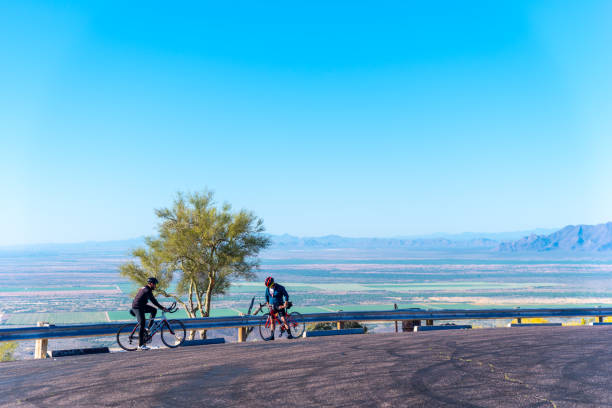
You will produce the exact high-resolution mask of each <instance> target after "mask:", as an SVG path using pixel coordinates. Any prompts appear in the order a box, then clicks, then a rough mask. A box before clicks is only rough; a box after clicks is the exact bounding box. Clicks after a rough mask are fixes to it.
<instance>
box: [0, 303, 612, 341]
mask: <svg viewBox="0 0 612 408" xmlns="http://www.w3.org/2000/svg"><path fill="white" fill-rule="evenodd" d="M588 316H595V317H602V316H612V308H599V307H597V308H574V309H487V310H422V309H396V310H389V311H373V312H337V313H313V314H305V315H303V319H302V320H303V321H304V322H305V323H315V322H345V321H351V320H353V321H359V322H367V321H397V320H468V319H469V320H477V319H514V318H518V319H521V318H530V317H588ZM600 320H601V319H600ZM181 321H182V322H183V323H184V324H185V327H186V328H187V329H188V330H189V329H194V330H195V329H220V328H231V327H247V326H259V325H260V324H261V323H263V321H264V318H263V317H262V316H235V317H208V318H196V319H183V320H181ZM123 324H125V322H123V323H101V324H80V325H66V326H54V325H50V326H43V327H20V328H8V329H0V341H13V340H36V339H56V338H67V337H93V336H111V335H114V334H115V333H117V330H118V329H119V327H120V326H122V325H123Z"/></svg>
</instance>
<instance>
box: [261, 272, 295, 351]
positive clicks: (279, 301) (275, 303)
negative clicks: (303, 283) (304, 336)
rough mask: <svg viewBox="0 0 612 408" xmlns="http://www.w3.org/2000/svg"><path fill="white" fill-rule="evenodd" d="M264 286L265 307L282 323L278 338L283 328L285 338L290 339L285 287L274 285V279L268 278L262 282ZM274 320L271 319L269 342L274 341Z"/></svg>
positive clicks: (287, 296)
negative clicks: (276, 314) (276, 315)
mask: <svg viewBox="0 0 612 408" xmlns="http://www.w3.org/2000/svg"><path fill="white" fill-rule="evenodd" d="M264 283H265V285H266V305H268V306H269V307H270V313H273V312H274V313H278V316H279V317H280V320H281V322H282V323H283V324H282V325H281V328H280V336H279V337H282V336H283V332H284V331H285V328H286V330H287V338H288V339H292V338H293V336H292V335H291V330H289V325H288V324H287V319H286V316H287V306H288V305H289V294H288V293H287V290H285V287H284V286H282V285H279V284H278V283H274V278H273V277H271V276H268V277H267V278H266V281H265V282H264ZM274 326H275V323H274V319H272V336H271V337H270V340H274Z"/></svg>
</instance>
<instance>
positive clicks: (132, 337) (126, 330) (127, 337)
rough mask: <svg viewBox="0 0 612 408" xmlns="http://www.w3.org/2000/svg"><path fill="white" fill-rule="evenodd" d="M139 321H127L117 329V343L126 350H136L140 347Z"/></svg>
mask: <svg viewBox="0 0 612 408" xmlns="http://www.w3.org/2000/svg"><path fill="white" fill-rule="evenodd" d="M138 329H140V326H139V325H138V323H127V324H124V325H123V326H121V327H120V328H119V330H118V331H117V344H119V347H121V348H122V349H124V350H126V351H134V350H136V349H137V348H138Z"/></svg>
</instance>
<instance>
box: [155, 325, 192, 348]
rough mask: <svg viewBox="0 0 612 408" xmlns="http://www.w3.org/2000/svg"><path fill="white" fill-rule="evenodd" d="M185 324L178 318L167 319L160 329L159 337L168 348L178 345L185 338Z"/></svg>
mask: <svg viewBox="0 0 612 408" xmlns="http://www.w3.org/2000/svg"><path fill="white" fill-rule="evenodd" d="M186 337H187V336H186V331H185V325H184V324H183V322H181V321H180V320H168V322H167V323H164V325H163V326H162V329H161V339H162V341H163V342H164V344H165V345H166V346H168V347H170V348H174V347H178V346H180V345H181V344H183V342H184V341H185V338H186Z"/></svg>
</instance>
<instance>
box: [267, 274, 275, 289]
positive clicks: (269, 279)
mask: <svg viewBox="0 0 612 408" xmlns="http://www.w3.org/2000/svg"><path fill="white" fill-rule="evenodd" d="M273 283H274V278H273V277H271V276H268V277H267V278H266V282H265V284H266V287H267V288H269V287H270V285H272V284H273Z"/></svg>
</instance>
